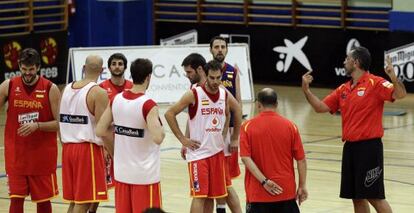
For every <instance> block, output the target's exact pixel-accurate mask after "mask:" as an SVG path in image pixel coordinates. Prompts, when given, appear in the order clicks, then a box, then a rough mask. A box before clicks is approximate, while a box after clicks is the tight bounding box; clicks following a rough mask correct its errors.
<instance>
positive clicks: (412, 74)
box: [384, 43, 414, 82]
mask: <svg viewBox="0 0 414 213" xmlns="http://www.w3.org/2000/svg"><path fill="white" fill-rule="evenodd" d="M387 56H389V57H390V58H391V62H392V65H393V67H394V72H395V74H396V75H397V76H398V78H399V79H400V80H401V81H406V82H413V81H414V43H411V44H407V45H404V46H401V47H397V48H395V49H392V50H388V51H386V52H385V55H384V59H386V58H387ZM384 64H385V63H384Z"/></svg>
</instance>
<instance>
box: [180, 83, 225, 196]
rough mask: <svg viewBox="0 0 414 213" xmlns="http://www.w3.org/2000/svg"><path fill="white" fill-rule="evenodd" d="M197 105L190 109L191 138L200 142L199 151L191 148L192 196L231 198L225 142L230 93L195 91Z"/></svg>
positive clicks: (189, 155) (201, 88)
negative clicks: (228, 186) (228, 95)
mask: <svg viewBox="0 0 414 213" xmlns="http://www.w3.org/2000/svg"><path fill="white" fill-rule="evenodd" d="M192 91H193V94H194V98H195V103H194V104H193V105H190V106H189V109H188V112H189V115H190V120H189V130H190V139H191V140H195V141H199V142H200V143H201V144H200V147H199V148H198V149H197V150H194V151H193V150H191V149H187V153H186V159H187V161H188V169H189V173H190V189H191V190H190V194H191V196H192V197H208V198H220V197H225V196H227V189H226V181H225V165H224V164H225V161H224V153H223V149H224V140H223V136H222V131H223V128H224V124H225V121H226V114H225V111H226V100H227V93H226V91H225V90H224V89H222V88H219V91H218V92H217V93H216V94H210V93H208V92H207V91H206V89H205V87H204V86H200V87H196V88H193V89H192Z"/></svg>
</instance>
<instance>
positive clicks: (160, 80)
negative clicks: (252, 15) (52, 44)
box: [67, 44, 254, 103]
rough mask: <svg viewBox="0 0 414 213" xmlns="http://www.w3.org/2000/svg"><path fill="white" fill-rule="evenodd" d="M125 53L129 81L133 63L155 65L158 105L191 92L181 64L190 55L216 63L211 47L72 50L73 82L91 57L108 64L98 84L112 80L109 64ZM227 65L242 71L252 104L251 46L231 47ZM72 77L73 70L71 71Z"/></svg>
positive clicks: (153, 89) (151, 92)
mask: <svg viewBox="0 0 414 213" xmlns="http://www.w3.org/2000/svg"><path fill="white" fill-rule="evenodd" d="M117 52H119V53H122V54H124V55H125V56H126V57H127V59H128V67H127V70H126V71H125V78H127V79H131V74H130V72H129V67H130V64H131V61H133V60H135V59H137V58H148V59H150V60H151V61H152V63H153V66H154V67H153V73H152V78H151V82H150V85H149V88H148V91H147V95H148V96H149V97H150V98H152V99H154V100H155V101H156V102H157V103H174V102H176V101H178V100H179V98H180V97H181V96H182V95H183V94H184V93H185V92H186V91H187V90H189V88H190V81H189V80H188V78H187V77H186V76H185V72H184V69H183V67H182V66H181V63H182V61H183V59H184V58H185V57H186V56H187V55H189V54H190V53H199V54H201V55H203V56H204V57H205V58H206V60H207V61H209V60H211V59H212V55H211V54H210V51H209V45H193V46H182V45H173V46H135V47H99V48H97V47H91V48H71V49H70V50H69V57H70V58H69V63H68V68H69V66H70V68H71V70H72V77H73V78H72V79H73V80H75V81H79V80H80V79H82V75H83V73H82V68H83V65H84V63H85V59H86V57H87V56H88V55H91V54H95V55H99V56H101V57H102V58H103V60H104V71H103V72H102V74H101V76H100V77H99V79H98V83H100V82H102V81H104V80H106V79H109V78H110V77H111V73H110V72H109V70H108V69H107V60H108V58H109V56H110V55H112V54H114V53H117ZM226 62H227V63H229V64H232V65H234V66H237V67H238V68H239V70H240V87H241V96H242V100H243V101H252V100H253V98H254V94H253V79H252V75H251V70H250V57H249V49H248V46H247V44H229V52H228V54H227V57H226ZM68 73H69V70H68ZM67 81H68V79H67Z"/></svg>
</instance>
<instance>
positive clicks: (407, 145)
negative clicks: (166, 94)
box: [0, 85, 414, 213]
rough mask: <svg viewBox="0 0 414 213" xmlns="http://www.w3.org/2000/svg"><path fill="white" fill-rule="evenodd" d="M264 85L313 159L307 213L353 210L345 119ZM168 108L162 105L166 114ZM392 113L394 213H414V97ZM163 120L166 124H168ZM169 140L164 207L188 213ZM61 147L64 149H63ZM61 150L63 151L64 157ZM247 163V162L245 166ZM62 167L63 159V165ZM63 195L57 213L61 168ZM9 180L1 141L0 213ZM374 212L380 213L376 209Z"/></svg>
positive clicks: (389, 181) (183, 173) (387, 151)
mask: <svg viewBox="0 0 414 213" xmlns="http://www.w3.org/2000/svg"><path fill="white" fill-rule="evenodd" d="M263 87H273V88H275V89H276V92H277V93H278V96H279V107H278V110H279V113H280V114H282V115H283V116H285V117H287V118H288V119H290V120H292V121H293V122H295V123H296V124H297V126H298V128H299V131H300V133H301V137H302V141H303V144H304V148H305V151H306V154H307V155H306V157H307V159H308V178H307V188H308V191H309V199H308V200H307V201H306V202H305V203H304V204H303V205H302V206H301V207H300V209H301V211H302V212H314V213H324V212H326V213H328V212H329V213H339V212H353V208H352V203H351V201H350V200H345V199H340V198H339V184H340V172H341V166H340V165H341V153H342V142H341V139H340V138H341V119H340V116H337V115H330V114H317V113H315V112H314V111H313V110H312V109H311V107H310V105H309V104H308V103H307V101H306V100H305V98H304V96H303V94H302V91H301V89H300V88H299V87H286V86H270V85H255V91H258V90H260V89H261V88H263ZM313 91H314V92H315V94H317V95H318V96H319V97H320V98H322V97H324V96H325V95H326V94H328V93H329V91H330V90H329V89H313ZM167 107H168V106H161V107H160V108H161V110H160V112H161V115H163V113H164V112H165V111H166V108H167ZM385 111H386V112H398V111H406V112H407V114H406V115H404V116H384V119H383V120H384V121H383V124H384V127H385V136H384V137H383V141H384V156H385V159H384V164H385V189H386V197H387V200H388V201H389V202H390V204H391V206H392V208H393V210H394V212H398V213H404V212H406V213H410V212H413V210H414V198H413V194H414V179H413V178H412V177H413V176H414V131H413V130H414V119H413V118H414V117H413V114H414V94H409V95H408V96H407V97H406V98H405V99H403V100H400V101H396V103H393V104H386V106H385ZM243 112H244V114H248V117H249V118H250V117H252V116H254V115H255V114H256V111H255V110H254V104H253V103H244V104H243ZM161 117H162V120H163V123H164V124H166V122H165V119H164V118H163V116H161ZM186 118H187V117H186V114H184V113H182V114H180V116H179V123H180V125H181V126H183V125H184V123H185V121H186ZM4 123H5V109H1V111H0V134H1V135H3V132H4ZM164 127H165V131H166V138H165V140H164V142H163V144H162V146H161V148H162V154H161V166H162V168H161V176H162V180H161V184H162V196H163V208H164V209H165V210H166V211H167V212H177V213H181V212H188V211H189V207H190V202H191V199H190V197H189V193H188V191H189V186H188V172H187V166H186V162H185V161H184V160H182V159H181V157H180V154H179V151H180V147H181V145H180V144H179V142H178V141H177V140H176V138H175V137H174V135H173V134H172V132H171V130H170V129H169V127H168V126H167V125H165V126H164ZM59 147H60V145H59ZM60 151H61V148H59V156H60ZM240 163H241V162H240ZM60 164H61V160H60V157H59V160H58V165H60ZM241 169H242V175H241V176H240V177H239V178H237V179H235V180H233V186H234V187H235V189H236V191H237V193H238V194H239V197H240V200H241V203H242V208H243V209H244V208H245V204H244V203H245V193H244V185H243V178H244V166H243V165H241ZM57 175H58V181H59V182H58V184H59V191H60V195H59V197H58V198H56V199H54V200H52V202H53V205H52V206H53V211H54V212H59V213H61V212H66V210H67V208H68V204H67V203H64V202H63V201H62V198H61V194H62V185H61V169H60V168H58V169H57ZM9 204H10V200H9V198H8V187H7V178H6V177H5V169H4V141H3V136H1V140H0V212H8V207H9ZM25 210H26V212H36V205H34V204H33V203H31V202H30V198H27V199H26V202H25ZM98 212H101V213H104V212H115V209H114V191H113V190H111V191H110V201H109V202H106V203H101V207H100V208H99V211H98ZM372 212H375V211H374V210H373V209H372Z"/></svg>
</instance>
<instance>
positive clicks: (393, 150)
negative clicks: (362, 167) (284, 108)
mask: <svg viewBox="0 0 414 213" xmlns="http://www.w3.org/2000/svg"><path fill="white" fill-rule="evenodd" d="M304 146H319V147H334V148H342V147H343V146H339V145H329V144H312V143H308V144H306V143H305V144H304ZM3 149H4V147H3V146H0V150H3ZM384 152H395V153H405V154H414V151H402V150H395V149H384Z"/></svg>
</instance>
